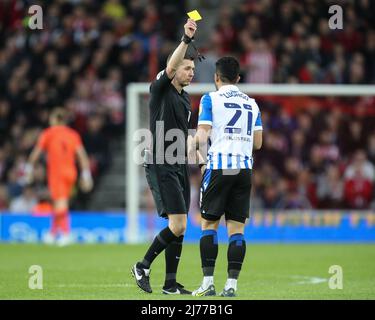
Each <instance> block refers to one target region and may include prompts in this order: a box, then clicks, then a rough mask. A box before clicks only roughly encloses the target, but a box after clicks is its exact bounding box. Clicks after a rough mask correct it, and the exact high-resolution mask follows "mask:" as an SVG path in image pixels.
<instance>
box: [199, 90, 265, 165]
mask: <svg viewBox="0 0 375 320" xmlns="http://www.w3.org/2000/svg"><path fill="white" fill-rule="evenodd" d="M200 124H206V125H210V126H212V130H211V136H210V140H211V146H210V148H209V150H208V155H207V168H210V169H213V170H215V169H252V168H253V157H252V153H253V141H254V131H257V130H263V127H262V120H261V114H260V110H259V107H258V105H257V104H256V102H255V100H254V99H251V98H250V97H249V96H248V95H246V94H244V93H242V92H241V91H239V89H238V87H237V86H235V85H225V86H222V87H221V88H220V89H219V90H218V91H215V92H210V93H207V94H205V95H203V96H202V98H201V103H200V109H199V119H198V125H200Z"/></svg>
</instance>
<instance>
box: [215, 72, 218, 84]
mask: <svg viewBox="0 0 375 320" xmlns="http://www.w3.org/2000/svg"><path fill="white" fill-rule="evenodd" d="M214 80H215V83H217V82H218V81H219V76H218V75H217V73H216V72H215V74H214Z"/></svg>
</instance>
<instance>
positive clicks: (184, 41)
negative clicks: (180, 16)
mask: <svg viewBox="0 0 375 320" xmlns="http://www.w3.org/2000/svg"><path fill="white" fill-rule="evenodd" d="M196 30H197V24H196V22H195V21H194V20H192V19H188V20H187V21H186V23H185V25H184V35H183V36H182V38H181V43H180V44H179V46H178V47H177V48H176V50H175V51H174V52H173V54H172V56H171V57H170V59H169V60H168V62H167V68H166V72H167V76H168V78H169V79H172V78H173V77H174V76H175V74H176V70H177V68H178V66H179V65H180V64H181V62H182V60H183V59H184V56H185V53H186V50H187V48H188V46H189V43H190V42H191V41H192V39H193V37H194V34H195V31H196Z"/></svg>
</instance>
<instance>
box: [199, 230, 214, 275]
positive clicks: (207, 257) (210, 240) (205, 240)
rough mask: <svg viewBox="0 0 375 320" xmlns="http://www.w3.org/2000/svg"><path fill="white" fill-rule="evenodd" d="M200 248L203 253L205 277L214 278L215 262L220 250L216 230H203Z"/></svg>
mask: <svg viewBox="0 0 375 320" xmlns="http://www.w3.org/2000/svg"><path fill="white" fill-rule="evenodd" d="M199 247H200V251H201V260H202V270H203V275H204V276H205V277H212V276H213V275H214V270H215V262H216V258H217V253H218V248H219V246H218V243H217V232H216V230H203V231H202V237H201V239H200V245H199Z"/></svg>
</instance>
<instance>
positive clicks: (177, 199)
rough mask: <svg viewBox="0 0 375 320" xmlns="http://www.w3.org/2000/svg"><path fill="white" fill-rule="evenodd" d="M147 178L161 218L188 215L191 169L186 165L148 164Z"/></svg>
mask: <svg viewBox="0 0 375 320" xmlns="http://www.w3.org/2000/svg"><path fill="white" fill-rule="evenodd" d="M145 169H146V178H147V182H148V185H149V186H150V189H151V192H152V195H153V197H154V201H155V204H156V208H157V211H158V214H159V216H161V217H164V218H167V217H168V214H188V211H189V207H190V180H189V169H188V166H187V165H185V164H175V165H169V164H148V165H147V166H146V168H145Z"/></svg>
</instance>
